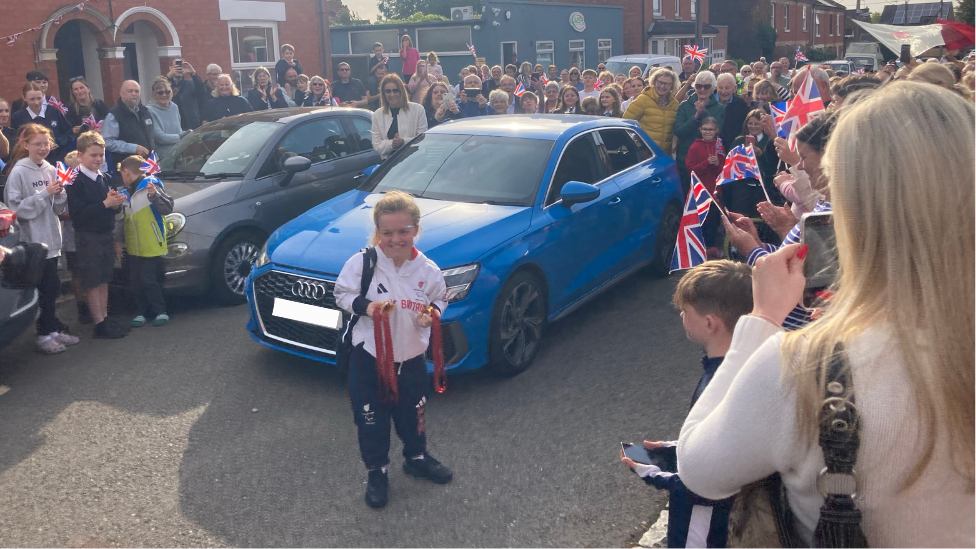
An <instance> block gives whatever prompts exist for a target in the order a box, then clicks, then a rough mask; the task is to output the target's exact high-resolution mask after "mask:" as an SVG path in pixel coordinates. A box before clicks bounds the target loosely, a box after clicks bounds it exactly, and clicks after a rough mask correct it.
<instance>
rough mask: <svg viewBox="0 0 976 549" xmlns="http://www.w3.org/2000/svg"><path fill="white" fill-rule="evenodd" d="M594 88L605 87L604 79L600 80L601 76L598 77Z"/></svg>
mask: <svg viewBox="0 0 976 549" xmlns="http://www.w3.org/2000/svg"><path fill="white" fill-rule="evenodd" d="M593 89H595V90H601V89H603V80H600V79H599V78H597V80H596V84H593Z"/></svg>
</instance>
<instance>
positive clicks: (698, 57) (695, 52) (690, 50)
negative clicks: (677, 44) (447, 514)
mask: <svg viewBox="0 0 976 549" xmlns="http://www.w3.org/2000/svg"><path fill="white" fill-rule="evenodd" d="M707 53H708V50H707V49H705V48H699V47H698V46H697V45H694V46H685V54H686V55H685V57H690V58H691V59H692V61H698V62H699V63H704V62H705V54H707Z"/></svg>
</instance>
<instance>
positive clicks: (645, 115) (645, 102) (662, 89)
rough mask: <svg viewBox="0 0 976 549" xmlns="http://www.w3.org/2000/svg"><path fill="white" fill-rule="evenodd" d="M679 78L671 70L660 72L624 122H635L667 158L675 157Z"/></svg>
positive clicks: (629, 107) (633, 103)
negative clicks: (628, 120)
mask: <svg viewBox="0 0 976 549" xmlns="http://www.w3.org/2000/svg"><path fill="white" fill-rule="evenodd" d="M677 81H678V75H676V74H674V71H672V70H669V69H658V70H656V71H654V75H653V76H651V85H650V86H647V87H646V88H644V90H643V91H642V92H641V93H640V95H638V96H637V97H635V98H634V100H633V101H631V102H630V105H629V106H628V107H627V112H625V113H624V118H627V119H630V120H636V121H637V123H639V124H640V125H641V128H643V129H644V131H645V132H647V135H650V136H651V139H653V140H654V142H655V143H657V146H658V147H661V149H662V150H663V151H664V154H667V155H670V154H672V147H671V145H672V141H674V121H675V119H676V118H677V117H678V105H679V103H678V100H677V99H675V98H674V84H675V82H677Z"/></svg>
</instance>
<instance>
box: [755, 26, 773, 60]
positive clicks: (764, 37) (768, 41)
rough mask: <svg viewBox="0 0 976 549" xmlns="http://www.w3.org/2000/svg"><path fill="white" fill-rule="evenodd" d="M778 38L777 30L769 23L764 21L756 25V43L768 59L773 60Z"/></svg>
mask: <svg viewBox="0 0 976 549" xmlns="http://www.w3.org/2000/svg"><path fill="white" fill-rule="evenodd" d="M776 38H777V35H776V29H774V28H773V27H772V26H771V25H770V24H769V23H766V22H765V21H764V22H761V23H759V24H757V25H756V43H757V45H758V46H759V51H761V52H762V54H763V56H765V57H766V58H767V59H772V58H773V52H774V51H775V50H776Z"/></svg>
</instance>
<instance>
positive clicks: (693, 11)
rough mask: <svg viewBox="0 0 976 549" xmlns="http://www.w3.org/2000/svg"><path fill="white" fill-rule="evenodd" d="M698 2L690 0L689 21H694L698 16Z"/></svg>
mask: <svg viewBox="0 0 976 549" xmlns="http://www.w3.org/2000/svg"><path fill="white" fill-rule="evenodd" d="M697 11H698V2H697V0H691V20H692V21H694V20H695V17H697V16H698V13H697Z"/></svg>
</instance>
